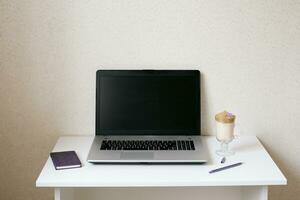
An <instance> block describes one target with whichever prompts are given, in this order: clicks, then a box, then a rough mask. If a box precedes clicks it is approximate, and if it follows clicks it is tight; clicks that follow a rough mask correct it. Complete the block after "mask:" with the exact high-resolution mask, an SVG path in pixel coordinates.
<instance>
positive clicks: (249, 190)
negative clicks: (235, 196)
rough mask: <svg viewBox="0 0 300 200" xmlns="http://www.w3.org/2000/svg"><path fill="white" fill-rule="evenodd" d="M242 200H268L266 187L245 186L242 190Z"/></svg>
mask: <svg viewBox="0 0 300 200" xmlns="http://www.w3.org/2000/svg"><path fill="white" fill-rule="evenodd" d="M242 199H243V200H268V186H245V187H243V188H242Z"/></svg>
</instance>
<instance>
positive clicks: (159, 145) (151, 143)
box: [100, 140, 195, 151]
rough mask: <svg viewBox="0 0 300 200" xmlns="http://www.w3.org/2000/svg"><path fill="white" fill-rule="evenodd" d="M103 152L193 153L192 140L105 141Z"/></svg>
mask: <svg viewBox="0 0 300 200" xmlns="http://www.w3.org/2000/svg"><path fill="white" fill-rule="evenodd" d="M100 149H101V150H133V151H135V150H155V151H160V150H161V151H166V150H172V151H193V150H195V145H194V142H193V141H192V140H169V141H168V140H103V141H102V144H101V147H100Z"/></svg>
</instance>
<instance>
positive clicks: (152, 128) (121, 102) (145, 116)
mask: <svg viewBox="0 0 300 200" xmlns="http://www.w3.org/2000/svg"><path fill="white" fill-rule="evenodd" d="M117 72H118V73H117ZM192 72H193V73H192ZM192 72H190V73H189V71H188V72H187V71H182V72H181V71H174V72H170V71H167V72H165V73H164V72H163V71H158V72H149V73H147V72H145V71H124V72H123V71H114V72H113V73H111V74H110V73H109V72H108V71H105V72H103V73H101V71H100V72H98V73H97V86H96V87H97V95H96V96H97V97H96V110H97V111H96V112H97V113H96V134H97V135H106V134H109V135H123V134H126V135H138V134H141V135H157V134H160V135H177V134H185V135H190V134H191V135H194V134H200V87H199V84H200V83H199V82H200V80H199V72H198V71H192ZM131 73H132V74H131Z"/></svg>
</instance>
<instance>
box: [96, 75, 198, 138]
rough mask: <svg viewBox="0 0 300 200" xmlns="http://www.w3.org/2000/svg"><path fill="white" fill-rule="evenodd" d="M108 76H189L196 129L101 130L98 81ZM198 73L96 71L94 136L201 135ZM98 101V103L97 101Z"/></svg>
mask: <svg viewBox="0 0 300 200" xmlns="http://www.w3.org/2000/svg"><path fill="white" fill-rule="evenodd" d="M108 76H191V78H193V79H194V80H195V84H196V87H195V88H196V91H195V93H196V98H197V99H196V102H198V104H196V110H197V112H198V113H197V119H195V120H196V129H190V130H105V131H104V130H102V129H101V124H100V120H98V119H99V118H100V105H98V104H97V102H99V101H100V91H101V85H100V79H101V77H108ZM200 94H201V92H200V71H199V70H98V71H97V72H96V102H95V103H96V119H95V124H96V127H95V128H96V131H95V132H96V135H201V114H200V113H201V106H200V104H201V103H200V99H201V98H200ZM98 99H99V101H98Z"/></svg>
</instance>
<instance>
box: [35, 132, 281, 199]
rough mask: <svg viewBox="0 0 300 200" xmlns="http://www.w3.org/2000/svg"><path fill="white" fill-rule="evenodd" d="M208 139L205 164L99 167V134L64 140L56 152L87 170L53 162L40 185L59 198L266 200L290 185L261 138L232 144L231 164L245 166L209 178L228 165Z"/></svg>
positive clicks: (61, 140)
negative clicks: (95, 152) (93, 155)
mask: <svg viewBox="0 0 300 200" xmlns="http://www.w3.org/2000/svg"><path fill="white" fill-rule="evenodd" d="M203 138H204V141H205V144H206V145H207V148H208V149H209V155H210V160H209V162H208V163H207V164H205V165H94V164H90V163H87V162H86V158H87V154H88V151H89V148H90V145H91V143H92V140H93V136H78V137H76V136H73V137H60V138H59V140H58V142H57V144H56V145H55V147H54V149H53V151H66V150H75V151H76V152H77V154H78V156H79V158H80V160H81V161H82V163H83V167H82V168H77V169H69V170H55V168H54V166H53V164H52V161H51V159H50V158H48V160H47V162H46V164H45V166H44V168H43V170H42V172H41V173H40V175H39V177H38V179H37V181H36V186H37V187H53V188H55V200H63V199H66V200H67V199H68V200H69V199H74V200H79V199H92V200H94V199H124V200H127V199H130V200H135V199H139V200H140V199H146V200H147V199H149V200H150V199H151V200H153V199H155V198H156V199H174V200H176V199H181V200H182V199H184V200H188V199H193V200H195V199H210V200H217V199H222V200H226V199H230V200H238V199H243V200H266V199H268V185H286V184H287V180H286V178H285V177H284V175H283V174H282V173H281V171H280V170H279V169H278V167H277V166H276V164H275V163H274V162H273V160H272V158H271V157H270V156H269V154H268V153H267V152H266V150H265V149H264V148H263V146H262V145H261V143H260V142H259V141H258V139H257V138H256V137H255V136H242V137H239V138H238V139H237V140H235V141H234V142H232V144H230V146H231V147H232V149H233V150H235V151H236V153H235V155H234V156H231V157H228V158H227V161H226V163H225V164H231V163H234V162H239V161H241V162H244V164H243V165H241V166H239V167H236V168H231V169H228V170H225V171H222V172H218V173H215V174H209V173H208V171H210V170H211V169H214V168H216V167H220V166H222V165H224V164H220V157H218V156H217V155H216V154H215V150H216V149H218V148H219V143H218V142H217V141H216V139H215V137H213V136H204V137H203Z"/></svg>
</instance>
